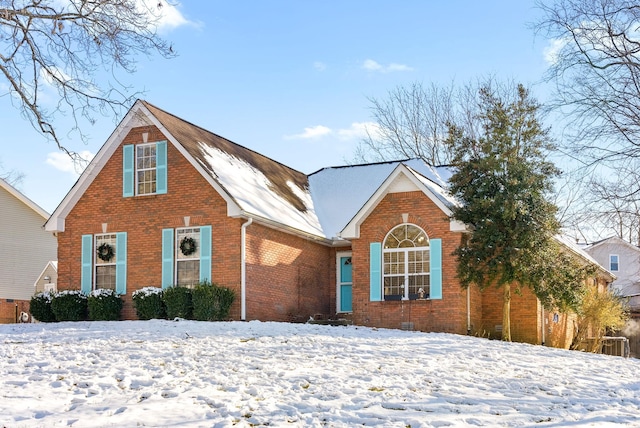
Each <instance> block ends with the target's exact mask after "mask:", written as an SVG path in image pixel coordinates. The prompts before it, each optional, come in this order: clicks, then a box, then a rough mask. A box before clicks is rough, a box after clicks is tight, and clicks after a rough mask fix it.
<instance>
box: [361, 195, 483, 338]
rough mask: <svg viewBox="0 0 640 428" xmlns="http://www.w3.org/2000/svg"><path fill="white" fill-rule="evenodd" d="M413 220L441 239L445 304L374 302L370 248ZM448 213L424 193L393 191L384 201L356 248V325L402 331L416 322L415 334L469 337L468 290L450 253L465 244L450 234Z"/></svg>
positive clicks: (365, 226)
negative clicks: (406, 222) (406, 220)
mask: <svg viewBox="0 0 640 428" xmlns="http://www.w3.org/2000/svg"><path fill="white" fill-rule="evenodd" d="M403 213H407V214H409V217H408V222H409V223H413V224H416V225H417V226H420V227H421V228H422V229H423V230H424V231H425V232H426V233H427V235H428V237H429V238H440V239H442V282H443V284H442V295H443V296H442V300H424V301H386V302H385V301H383V302H371V301H369V244H370V243H371V242H382V241H383V240H384V238H385V236H386V234H387V233H388V232H389V231H390V230H391V229H392V228H393V227H395V226H397V225H399V224H402V223H403V219H402V214H403ZM449 228H450V222H449V219H448V218H446V216H445V214H444V213H443V212H442V211H441V210H440V208H438V207H437V206H436V205H435V204H434V203H433V202H432V201H431V200H430V199H429V198H427V197H426V196H425V195H424V194H423V193H422V192H403V193H391V194H388V195H387V196H385V197H384V199H383V200H382V201H381V202H380V203H379V204H378V206H377V207H376V208H375V210H374V211H373V212H372V213H371V214H370V215H369V217H368V218H367V219H366V220H365V221H364V222H363V224H362V225H361V227H360V238H359V239H355V240H353V242H352V247H353V283H354V285H353V319H354V323H356V324H362V325H369V326H376V327H384V328H401V327H402V325H403V323H413V328H414V329H415V330H422V331H440V332H451V333H459V334H466V332H467V294H466V293H467V292H466V290H463V289H462V288H461V287H460V285H459V282H458V280H457V278H456V259H455V257H453V256H451V253H453V251H454V250H455V249H456V248H457V247H458V245H460V240H461V237H462V235H461V234H460V233H454V232H451V231H450V230H449ZM471 297H472V299H471V300H472V302H471V305H472V308H473V307H474V306H478V305H480V302H479V301H477V300H478V297H479V296H478V293H475V292H473V290H472V293H471ZM472 314H473V319H472V323H478V322H479V318H478V316H479V311H478V310H477V309H474V310H472Z"/></svg>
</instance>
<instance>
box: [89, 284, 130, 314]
mask: <svg viewBox="0 0 640 428" xmlns="http://www.w3.org/2000/svg"><path fill="white" fill-rule="evenodd" d="M122 304H123V302H122V299H121V298H120V295H118V294H116V292H115V291H114V290H107V289H103V288H101V289H98V290H93V291H92V292H91V294H89V297H88V298H87V308H88V310H89V319H90V320H91V321H116V320H119V319H120V311H121V310H122Z"/></svg>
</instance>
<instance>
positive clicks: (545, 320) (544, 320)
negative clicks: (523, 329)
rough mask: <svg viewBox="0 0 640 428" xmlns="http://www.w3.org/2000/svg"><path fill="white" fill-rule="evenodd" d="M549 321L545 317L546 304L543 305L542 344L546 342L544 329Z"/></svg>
mask: <svg viewBox="0 0 640 428" xmlns="http://www.w3.org/2000/svg"><path fill="white" fill-rule="evenodd" d="M546 323H547V319H546V318H545V315H544V306H542V345H543V346H544V342H545V339H546V338H545V336H544V331H545V330H546V328H545V324H546Z"/></svg>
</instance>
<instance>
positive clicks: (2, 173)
mask: <svg viewBox="0 0 640 428" xmlns="http://www.w3.org/2000/svg"><path fill="white" fill-rule="evenodd" d="M23 179H24V173H22V172H19V171H16V170H6V169H5V168H4V166H3V165H2V162H0V180H4V181H6V182H7V183H9V184H11V185H12V186H14V187H15V186H16V185H18V184H20V183H21V182H22V180H23Z"/></svg>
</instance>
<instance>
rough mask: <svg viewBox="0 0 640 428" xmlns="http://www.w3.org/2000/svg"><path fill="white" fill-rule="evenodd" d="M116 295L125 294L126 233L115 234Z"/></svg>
mask: <svg viewBox="0 0 640 428" xmlns="http://www.w3.org/2000/svg"><path fill="white" fill-rule="evenodd" d="M116 293H117V294H127V232H120V233H116Z"/></svg>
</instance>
